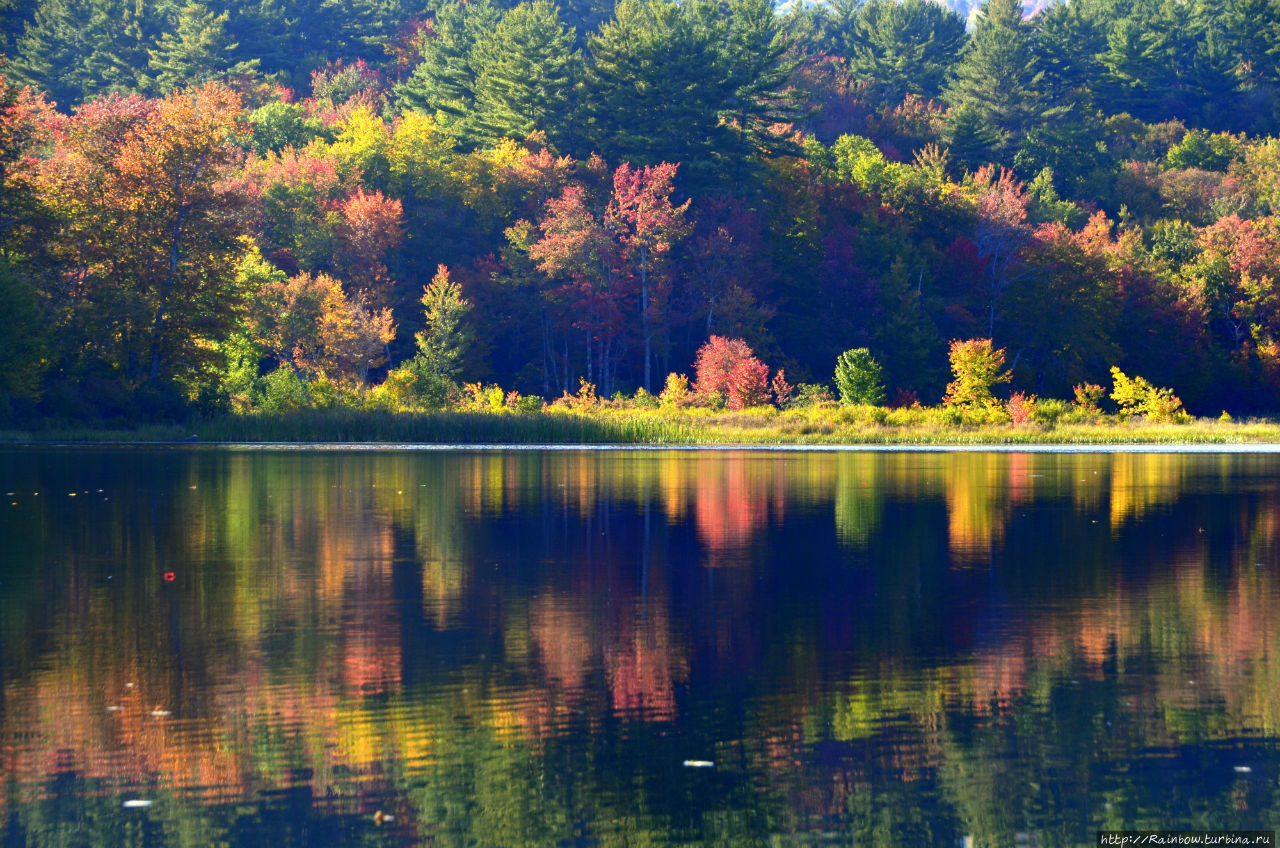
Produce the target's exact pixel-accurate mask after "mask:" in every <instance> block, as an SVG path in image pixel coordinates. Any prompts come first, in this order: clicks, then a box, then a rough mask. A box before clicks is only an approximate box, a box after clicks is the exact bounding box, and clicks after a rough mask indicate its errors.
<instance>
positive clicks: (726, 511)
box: [693, 462, 769, 565]
mask: <svg viewBox="0 0 1280 848" xmlns="http://www.w3.org/2000/svg"><path fill="white" fill-rule="evenodd" d="M752 467H754V466H752ZM720 468H721V469H723V470H722V472H721V473H719V474H709V473H703V474H700V475H698V477H697V480H696V482H695V483H694V493H695V497H694V501H693V512H694V523H695V525H696V526H697V528H698V537H699V538H700V539H701V540H702V541H703V542H704V543H705V544H706V545H707V546H708V547H709V548H710V549H711V552H712V554H713V560H715V555H716V554H719V553H723V552H724V551H726V550H729V549H732V548H738V547H742V546H744V545H746V544H747V543H748V542H750V541H751V539H752V537H753V536H754V535H755V534H756V531H758V530H759V529H760V528H761V527H763V526H764V524H765V522H766V521H768V520H769V492H768V489H767V488H766V487H765V486H762V485H761V484H760V483H761V481H759V480H757V479H756V478H754V477H753V476H751V475H750V474H748V473H747V472H748V464H747V463H744V462H731V463H726V464H725V465H722V466H720ZM709 564H711V565H716V564H719V563H718V562H715V561H713V562H712V563H709Z"/></svg>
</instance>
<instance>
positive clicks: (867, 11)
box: [0, 0, 1280, 421]
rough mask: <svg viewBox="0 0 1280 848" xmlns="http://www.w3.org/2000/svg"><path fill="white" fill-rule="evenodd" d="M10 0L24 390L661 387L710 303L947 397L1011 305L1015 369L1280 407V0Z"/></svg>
mask: <svg viewBox="0 0 1280 848" xmlns="http://www.w3.org/2000/svg"><path fill="white" fill-rule="evenodd" d="M430 2H431V0H428V3H430ZM0 29H2V31H3V36H2V38H0V51H2V52H3V54H4V60H3V63H2V64H0V183H2V184H3V189H2V191H0V310H3V313H4V315H5V318H4V319H3V320H4V325H5V329H6V332H4V333H3V334H0V417H3V418H4V419H8V420H14V421H24V420H38V419H59V420H86V421H89V420H94V421H101V420H105V419H111V420H152V421H170V420H181V419H183V418H184V417H189V416H192V415H216V414H219V413H225V412H252V411H267V412H281V411H286V412H287V411H289V410H296V409H300V408H308V407H321V408H325V407H353V408H361V409H365V408H377V409H440V408H447V407H450V406H457V405H458V404H459V403H460V399H463V398H466V397H467V396H468V391H470V396H471V397H472V399H473V400H475V399H477V398H480V397H482V396H491V397H493V398H495V399H496V400H494V405H495V406H503V405H506V406H508V407H512V408H517V409H522V408H534V407H537V406H540V404H541V402H542V400H547V401H550V400H553V399H555V398H557V397H561V396H565V395H567V396H575V397H582V396H583V392H584V391H586V390H587V389H588V387H590V391H591V394H592V396H594V392H597V391H598V392H599V395H600V397H603V398H608V397H623V396H626V397H632V398H637V397H638V398H652V397H655V396H657V395H658V394H659V393H660V392H663V391H664V389H666V390H673V391H675V392H676V393H677V394H678V393H679V392H680V391H682V390H683V389H682V382H681V381H683V380H686V378H685V376H684V375H685V374H692V373H693V369H694V366H695V360H699V361H701V360H702V359H703V358H704V357H705V356H707V355H708V353H707V351H708V348H707V345H708V342H709V341H711V340H718V341H716V342H715V344H718V345H721V346H722V348H724V349H728V348H731V347H732V346H734V345H740V346H741V349H743V350H746V351H749V353H750V354H752V355H754V357H758V360H757V359H750V361H751V362H755V363H757V364H759V367H761V368H765V372H764V373H762V374H760V375H759V378H760V380H761V381H763V380H766V379H770V378H769V374H770V373H771V374H772V378H771V379H772V380H773V383H771V384H770V385H771V388H772V393H770V394H767V395H764V396H762V399H763V397H772V398H773V399H774V400H775V401H776V402H779V403H780V404H781V403H784V402H790V403H799V402H805V401H806V400H812V399H813V398H815V397H822V396H823V393H824V392H830V389H829V388H827V387H829V386H831V385H832V384H833V382H832V381H833V372H834V369H835V368H836V364H837V360H838V358H840V357H841V356H842V354H843V353H844V352H846V351H853V350H861V349H865V351H864V353H865V355H866V356H869V357H873V359H874V362H875V363H876V364H877V367H878V368H879V369H880V371H879V374H880V378H881V382H882V385H883V390H884V391H883V397H882V398H880V401H881V402H882V403H887V404H889V405H893V406H909V405H911V404H913V403H916V402H919V403H923V404H936V403H938V402H939V400H940V399H942V397H943V394H944V391H948V392H949V389H948V380H949V379H950V374H949V367H948V366H949V357H951V356H952V354H953V353H954V351H955V350H956V345H957V343H958V342H960V341H962V340H990V342H991V345H990V346H991V347H994V348H996V349H999V350H1003V351H1004V352H1005V361H1004V365H1005V366H1007V368H1008V371H1009V382H1008V385H1007V387H1006V388H1004V389H1001V391H1004V392H1006V393H1007V392H1009V391H1012V392H1015V393H1017V394H1019V395H1021V396H1023V397H1026V396H1029V395H1031V394H1035V395H1040V396H1044V397H1057V398H1064V397H1071V395H1072V391H1073V387H1076V386H1085V387H1088V386H1091V385H1094V384H1100V383H1108V384H1109V382H1110V377H1109V376H1108V375H1109V374H1112V373H1114V372H1113V370H1112V369H1120V370H1121V371H1122V372H1123V373H1122V374H1121V376H1123V375H1124V373H1127V374H1134V375H1141V376H1142V377H1143V378H1145V379H1146V380H1149V381H1151V384H1154V385H1158V386H1167V387H1171V389H1172V390H1173V391H1176V392H1177V395H1178V397H1179V398H1181V399H1182V400H1183V401H1184V402H1185V404H1186V407H1187V409H1188V410H1189V411H1191V412H1193V413H1197V414H1202V415H1204V414H1211V415H1217V414H1218V413H1219V412H1220V411H1230V412H1231V413H1232V414H1236V415H1239V414H1251V415H1252V414H1266V413H1273V412H1275V411H1276V410H1277V409H1280V290H1278V288H1277V282H1278V280H1280V217H1277V213H1278V212H1280V140H1278V139H1277V137H1276V135H1277V133H1278V132H1280V1H1278V0H1069V2H1058V3H1053V4H1051V5H1047V6H1043V7H1037V8H1035V9H1027V8H1024V7H1023V6H1022V5H1020V4H1019V3H1018V2H1017V0H988V2H986V3H985V4H984V5H982V6H981V7H980V8H973V9H965V8H961V9H959V10H957V9H955V8H951V7H948V6H945V5H942V4H939V3H935V2H932V0H832V2H824V3H812V4H795V5H791V6H788V7H785V8H775V7H774V6H773V5H772V3H770V2H769V0H680V2H674V0H618V2H617V4H616V5H615V6H613V7H612V8H610V7H608V6H607V5H605V4H603V3H601V2H600V0H565V2H563V3H562V4H556V3H553V2H549V0H531V2H521V3H518V4H509V3H504V2H500V1H499V2H495V0H468V2H457V0H445V1H444V2H442V3H439V4H438V5H423V4H421V3H414V2H409V0H351V2H338V0H239V2H234V3H228V4H215V3H204V2H199V0H191V2H186V3H179V2H173V0H136V2H124V0H0ZM951 361H953V360H951ZM763 363H768V367H766V366H764V365H763ZM1001 367H1003V366H1001ZM769 369H772V371H770V370H769ZM784 375H785V376H784ZM464 385H465V386H469V387H471V388H470V390H468V389H464V388H463V386H464ZM1117 385H1118V381H1117ZM498 387H501V388H498ZM693 388H694V389H695V390H696V389H697V388H698V387H697V386H696V385H695V386H694V387H693ZM705 394H706V393H705V392H704V393H703V395H705ZM1078 395H1079V393H1078V392H1077V396H1078ZM724 399H725V398H724V397H723V396H722V397H721V398H720V400H721V402H723V401H724Z"/></svg>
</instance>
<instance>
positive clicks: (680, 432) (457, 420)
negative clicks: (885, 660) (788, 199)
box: [0, 407, 1280, 446]
mask: <svg viewBox="0 0 1280 848" xmlns="http://www.w3.org/2000/svg"><path fill="white" fill-rule="evenodd" d="M192 437H195V438H196V439H198V440H199V441H200V442H205V443H210V442H212V443H219V442H223V443H226V442H258V443H267V442H292V443H301V442H338V443H357V442H371V443H379V442H382V443H417V444H460V445H465V444H519V445H538V444H548V445H551V444H592V445H600V444H617V445H904V446H906V445H929V446H934V445H944V446H945V445H1020V444H1025V445H1035V444H1070V445H1127V444H1248V443H1268V442H1280V423H1277V422H1273V421H1267V420H1258V421H1247V422H1240V423H1237V422H1222V421H1218V420H1216V419H1194V420H1192V421H1191V422H1190V423H1185V424H1158V423H1149V422H1145V421H1142V420H1129V421H1126V420H1120V419H1115V418H1111V417H1108V416H1096V417H1094V418H1092V419H1088V420H1075V421H1070V422H1067V421H1059V422H1056V423H1040V424H1034V423H1033V424H1025V425H1021V426H1015V425H1012V424H1008V423H999V422H998V421H984V420H982V418H981V417H978V418H977V420H972V417H970V418H969V419H966V418H965V416H962V415H960V414H959V413H958V412H956V411H955V410H946V409H937V408H932V409H910V410H882V409H876V408H866V407H863V408H857V407H854V408H830V407H828V408H817V409H806V410H787V411H778V410H775V409H771V408H767V409H757V410H746V411H743V412H714V411H710V410H705V409H682V410H658V409H634V408H631V409H617V408H608V407H605V408H600V409H596V410H592V411H589V412H585V413H584V412H571V411H565V410H559V409H556V410H551V411H548V412H544V413H540V414H539V413H531V414H513V413H506V412H498V413H488V412H432V413H418V412H390V411H359V410H350V409H335V410H307V411H302V412H292V413H277V414H263V413H259V414H250V415H226V416H222V417H218V418H213V419H208V420H203V421H195V422H192V423H190V424H186V425H148V426H140V427H137V428H132V429H126V428H105V427H104V428H94V427H86V426H78V427H73V426H66V425H58V424H46V425H44V426H41V427H39V428H36V429H32V430H11V431H0V443H6V444H67V443H93V444H103V443H134V444H137V443H146V442H154V443H175V442H183V441H190V440H191V439H192Z"/></svg>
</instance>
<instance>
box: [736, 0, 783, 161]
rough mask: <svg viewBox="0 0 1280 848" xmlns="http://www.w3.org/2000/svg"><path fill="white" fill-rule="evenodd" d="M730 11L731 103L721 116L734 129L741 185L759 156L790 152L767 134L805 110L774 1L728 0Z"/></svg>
mask: <svg viewBox="0 0 1280 848" xmlns="http://www.w3.org/2000/svg"><path fill="white" fill-rule="evenodd" d="M729 13H730V14H729V28H728V32H727V33H726V37H725V39H724V45H725V46H724V50H723V57H722V60H721V63H722V67H723V68H724V73H725V77H726V80H725V85H724V91H725V93H726V94H728V99H727V101H726V102H725V103H724V104H722V106H721V111H720V114H721V119H722V120H723V121H724V123H725V124H727V125H728V126H731V127H733V128H734V131H735V136H736V139H737V144H736V145H735V148H736V149H735V150H733V151H731V152H732V155H733V156H734V158H735V162H736V165H737V167H736V182H737V183H739V185H740V184H741V181H742V177H743V168H744V166H745V165H746V163H747V162H748V161H750V160H754V158H755V156H756V154H757V153H762V152H763V153H768V152H774V151H777V152H783V151H785V152H792V151H791V150H790V147H787V146H785V145H783V144H781V143H780V142H779V141H778V139H776V138H775V137H773V136H771V135H769V128H770V127H771V126H773V125H776V124H785V123H792V122H794V121H797V120H799V118H800V117H801V108H800V105H799V103H798V102H797V100H796V96H795V93H794V91H793V90H791V89H790V87H789V86H790V81H791V76H792V73H793V72H794V71H795V68H796V65H797V62H796V61H795V60H793V59H790V58H788V52H789V43H788V41H787V39H786V37H785V36H784V35H783V33H782V31H781V29H780V27H779V24H778V18H777V15H776V13H775V12H774V7H773V3H772V2H770V0H729Z"/></svg>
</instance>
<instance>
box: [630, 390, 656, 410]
mask: <svg viewBox="0 0 1280 848" xmlns="http://www.w3.org/2000/svg"><path fill="white" fill-rule="evenodd" d="M631 402H632V403H633V404H635V406H636V408H637V409H657V408H658V406H659V401H658V399H657V398H656V397H654V396H653V395H652V394H650V393H649V392H647V391H645V390H644V386H641V387H640V388H638V389H636V394H635V397H633V398H632V399H631Z"/></svg>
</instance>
